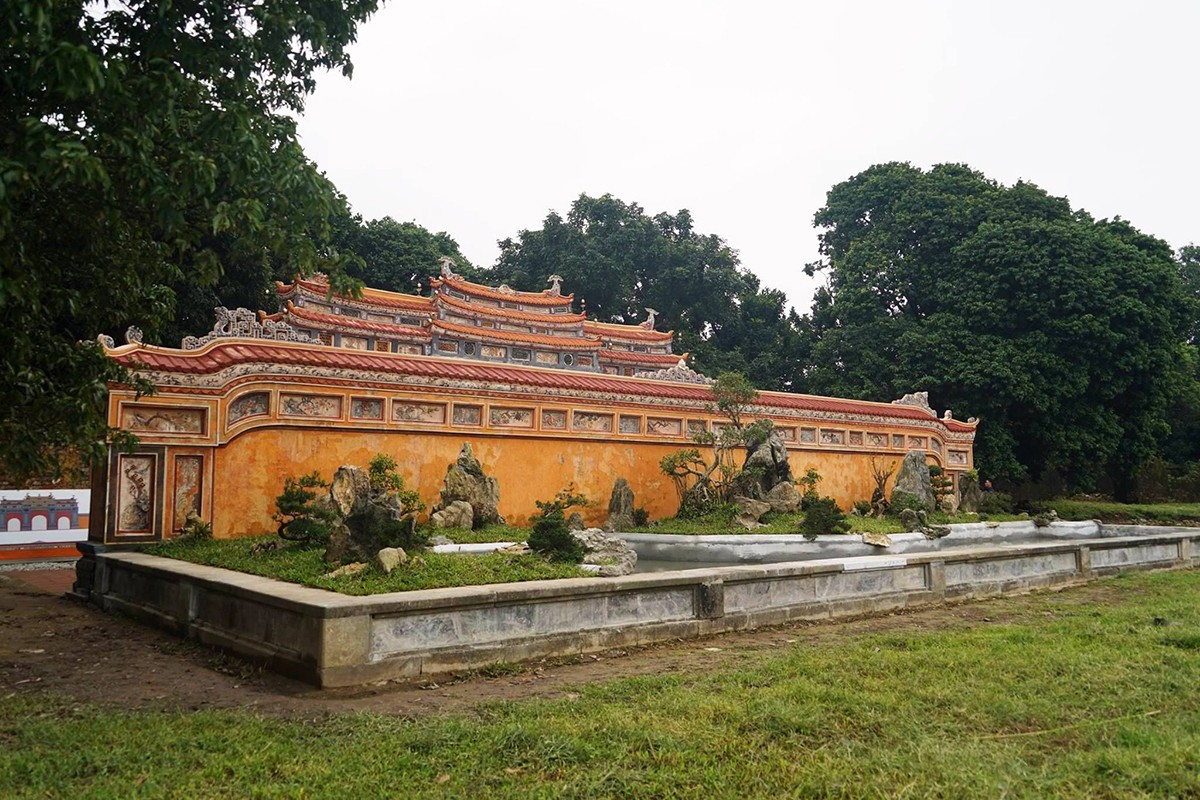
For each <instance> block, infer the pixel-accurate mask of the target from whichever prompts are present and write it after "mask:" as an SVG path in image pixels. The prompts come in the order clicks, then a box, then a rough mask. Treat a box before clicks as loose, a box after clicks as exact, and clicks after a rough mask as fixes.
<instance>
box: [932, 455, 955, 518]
mask: <svg viewBox="0 0 1200 800" xmlns="http://www.w3.org/2000/svg"><path fill="white" fill-rule="evenodd" d="M929 488H930V490H931V491H932V492H933V504H934V508H945V504H946V498H947V497H949V496H950V495H951V494H953V493H954V481H953V480H951V478H950V476H949V475H947V474H946V471H945V470H943V469H942V468H941V467H939V466H938V465H937V464H930V465H929Z"/></svg>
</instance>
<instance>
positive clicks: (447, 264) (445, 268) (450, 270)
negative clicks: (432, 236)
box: [438, 256, 462, 281]
mask: <svg viewBox="0 0 1200 800" xmlns="http://www.w3.org/2000/svg"><path fill="white" fill-rule="evenodd" d="M438 263H439V264H441V265H442V277H443V278H445V279H446V280H451V281H452V280H460V279H461V278H462V276H461V275H458V274H456V273H455V272H454V267H456V266H457V263H456V262H455V260H454V259H453V258H451V257H450V256H442V257H441V258H439V259H438Z"/></svg>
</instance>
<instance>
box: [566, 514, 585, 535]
mask: <svg viewBox="0 0 1200 800" xmlns="http://www.w3.org/2000/svg"><path fill="white" fill-rule="evenodd" d="M586 527H587V526H586V525H584V524H583V515H582V514H580V513H579V512H578V511H572V512H571V513H570V515H568V516H567V530H569V531H581V530H583V529H584V528H586Z"/></svg>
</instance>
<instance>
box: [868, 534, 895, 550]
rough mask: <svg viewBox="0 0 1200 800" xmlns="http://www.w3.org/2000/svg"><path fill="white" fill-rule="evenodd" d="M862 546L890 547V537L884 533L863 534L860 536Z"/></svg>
mask: <svg viewBox="0 0 1200 800" xmlns="http://www.w3.org/2000/svg"><path fill="white" fill-rule="evenodd" d="M862 541H863V544H869V545H872V546H873V547H891V546H892V537H890V536H888V535H887V534H886V533H864V534H863V535H862Z"/></svg>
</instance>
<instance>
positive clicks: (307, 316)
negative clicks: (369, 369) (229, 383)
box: [272, 300, 433, 341]
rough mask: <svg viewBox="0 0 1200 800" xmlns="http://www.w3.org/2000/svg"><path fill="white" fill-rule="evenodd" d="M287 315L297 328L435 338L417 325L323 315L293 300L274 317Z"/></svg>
mask: <svg viewBox="0 0 1200 800" xmlns="http://www.w3.org/2000/svg"><path fill="white" fill-rule="evenodd" d="M280 315H287V316H288V317H289V318H290V319H289V320H288V321H289V322H290V323H291V324H292V325H294V326H296V327H301V328H303V327H313V328H319V329H321V330H332V331H343V330H352V331H361V332H364V333H376V334H380V335H383V336H388V337H395V338H399V339H422V340H425V341H428V340H429V339H431V338H433V337H432V334H430V333H429V331H428V330H426V329H425V328H418V327H417V326H415V325H395V324H391V323H387V322H376V321H375V320H371V319H362V318H360V317H347V316H343V315H341V314H323V313H321V312H320V311H313V310H311V309H308V308H304V307H302V306H297V305H295V304H294V303H292V301H291V300H288V302H287V311H282V312H280V314H277V315H272V316H280Z"/></svg>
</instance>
